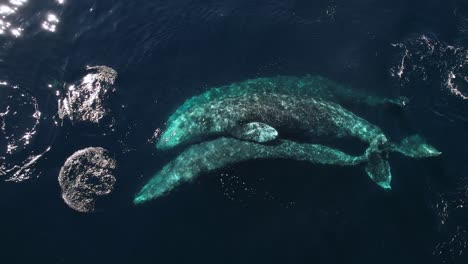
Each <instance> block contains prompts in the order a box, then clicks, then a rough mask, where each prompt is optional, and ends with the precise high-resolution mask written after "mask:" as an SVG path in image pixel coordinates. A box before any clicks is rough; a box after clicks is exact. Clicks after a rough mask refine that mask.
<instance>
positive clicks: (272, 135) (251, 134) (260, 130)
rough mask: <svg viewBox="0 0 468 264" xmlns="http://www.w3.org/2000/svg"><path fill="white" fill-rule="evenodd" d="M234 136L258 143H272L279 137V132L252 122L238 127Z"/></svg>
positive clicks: (263, 124) (268, 126)
mask: <svg viewBox="0 0 468 264" xmlns="http://www.w3.org/2000/svg"><path fill="white" fill-rule="evenodd" d="M232 134H233V136H234V137H236V138H238V139H243V140H248V141H254V142H258V143H265V142H269V141H272V140H274V139H276V138H277V137H278V131H276V129H274V128H273V127H271V126H270V125H267V124H265V123H260V122H251V123H247V124H244V125H242V126H240V127H237V128H236V129H234V131H233V133H232Z"/></svg>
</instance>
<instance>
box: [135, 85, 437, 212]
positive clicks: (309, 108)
mask: <svg viewBox="0 0 468 264" xmlns="http://www.w3.org/2000/svg"><path fill="white" fill-rule="evenodd" d="M304 80H307V81H308V82H305V81H304ZM330 83H332V84H334V83H333V82H330V81H327V80H326V79H323V78H319V77H307V78H295V77H294V78H292V77H291V78H290V77H277V78H260V79H255V80H249V81H245V82H241V83H237V84H232V85H230V86H225V87H222V88H215V89H211V90H209V91H207V92H205V93H203V94H201V95H198V96H195V97H192V98H191V99H189V100H187V101H186V102H185V103H184V104H183V105H182V106H181V107H179V109H177V111H176V112H175V113H174V114H173V115H172V116H171V117H170V118H169V120H168V122H167V129H166V130H165V132H164V133H163V135H162V137H161V139H160V140H159V142H158V143H157V148H158V149H160V150H164V149H170V148H174V147H178V146H184V145H188V144H193V145H192V146H190V147H188V148H187V149H186V150H185V151H183V152H182V153H181V154H180V155H179V156H178V157H177V158H176V159H174V160H173V161H171V162H169V163H168V164H167V165H166V166H164V167H163V169H162V170H161V171H160V172H158V173H157V174H156V175H155V176H154V177H153V178H152V179H151V180H150V181H149V182H148V183H147V184H146V185H145V186H144V187H143V188H142V189H141V191H140V192H139V193H138V194H137V195H136V196H135V199H134V202H135V203H136V204H139V203H143V202H146V201H149V200H151V199H154V198H157V197H160V196H161V195H164V194H166V193H168V192H169V191H170V190H172V189H173V188H175V187H176V186H178V185H179V184H181V183H183V182H187V181H190V180H192V179H195V178H196V177H197V176H198V175H200V174H202V173H205V172H209V171H213V170H216V169H219V168H222V167H224V166H227V165H229V164H234V163H237V162H241V161H245V160H249V159H267V158H282V159H295V160H306V161H309V162H312V163H320V164H333V165H341V166H350V165H357V164H360V163H364V164H365V171H366V173H367V175H368V176H369V177H370V178H371V179H372V180H373V181H374V182H375V183H376V184H377V185H379V186H380V187H382V188H384V189H390V188H391V185H390V184H391V178H392V176H391V172H390V166H389V164H388V161H387V157H388V153H390V152H399V153H401V154H403V155H405V156H408V157H413V158H423V157H433V156H437V155H440V154H441V153H440V152H439V151H437V150H436V149H435V148H434V147H432V146H430V145H428V144H426V143H425V142H424V140H423V139H422V138H421V137H419V136H412V137H408V138H405V139H404V140H403V141H402V142H401V143H400V144H394V143H391V142H389V141H388V139H387V137H386V135H385V134H384V133H383V131H382V130H381V129H380V128H379V127H377V126H375V125H373V124H371V123H370V122H368V121H366V120H365V119H363V118H361V117H359V116H357V115H356V114H354V113H352V112H350V111H349V110H347V109H345V108H344V107H342V106H341V105H340V104H338V103H336V102H340V101H345V102H346V101H348V102H349V101H350V100H351V101H352V100H353V99H355V100H357V102H358V103H365V104H370V105H376V104H387V103H391V104H396V105H399V106H403V105H404V104H405V101H404V100H396V101H393V100H391V99H381V98H377V97H366V96H364V95H362V94H357V93H353V92H351V91H350V90H349V89H344V88H343V89H342V87H340V86H338V85H336V84H334V85H331V86H330ZM314 87H315V88H314ZM317 87H318V88H317ZM330 87H331V88H330ZM327 88H329V89H327ZM331 100H333V102H332V101H331ZM398 102H401V104H400V103H398ZM290 134H294V135H304V136H306V138H310V139H314V138H316V139H321V138H344V137H354V138H357V139H359V140H360V141H362V142H364V143H366V144H367V145H368V147H367V149H366V151H365V153H363V154H362V155H360V156H351V155H348V154H346V153H344V152H342V151H340V150H337V149H334V148H331V147H327V146H324V145H318V144H311V143H299V142H295V141H292V139H291V138H289V137H288V135H290ZM213 138H214V139H213Z"/></svg>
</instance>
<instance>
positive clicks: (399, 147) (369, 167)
mask: <svg viewBox="0 0 468 264" xmlns="http://www.w3.org/2000/svg"><path fill="white" fill-rule="evenodd" d="M390 152H398V153H400V154H403V155H404V156H407V157H411V158H428V157H435V156H439V155H440V154H442V152H440V151H438V150H437V149H436V148H435V147H433V146H431V145H429V144H427V143H426V141H425V140H424V139H423V138H422V137H421V136H419V135H413V136H409V137H407V138H404V139H403V140H402V141H401V142H400V143H399V144H395V143H389V142H388V141H386V138H385V137H384V136H382V137H378V138H376V139H375V140H374V141H373V142H372V143H371V144H370V147H369V149H367V151H366V156H367V164H366V167H365V170H366V173H367V175H368V176H369V178H371V179H372V180H373V181H374V182H375V183H377V185H379V186H380V187H382V188H384V189H391V185H390V183H391V180H392V174H391V172H390V165H389V164H388V154H389V153H390Z"/></svg>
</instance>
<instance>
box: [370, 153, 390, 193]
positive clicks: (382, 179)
mask: <svg viewBox="0 0 468 264" xmlns="http://www.w3.org/2000/svg"><path fill="white" fill-rule="evenodd" d="M365 170H366V173H367V175H368V176H369V178H371V179H372V180H373V181H374V182H375V183H377V185H379V186H380V187H382V188H384V189H391V185H390V183H391V181H392V174H391V172H390V165H389V164H388V161H387V160H385V159H384V158H383V157H382V156H381V154H380V153H377V152H374V153H371V154H370V155H369V156H368V163H367V165H366V167H365Z"/></svg>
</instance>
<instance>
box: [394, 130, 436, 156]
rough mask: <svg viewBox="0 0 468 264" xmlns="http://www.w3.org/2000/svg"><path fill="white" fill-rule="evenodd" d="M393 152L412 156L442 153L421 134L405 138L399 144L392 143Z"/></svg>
mask: <svg viewBox="0 0 468 264" xmlns="http://www.w3.org/2000/svg"><path fill="white" fill-rule="evenodd" d="M390 148H391V151H392V152H398V153H401V154H403V155H405V156H407V157H411V158H416V159H419V158H429V157H435V156H439V155H440V154H442V152H440V151H438V150H437V149H436V148H435V147H433V146H431V145H429V144H427V143H426V141H425V140H424V138H422V137H421V136H419V135H413V136H409V137H407V138H404V139H403V140H402V141H401V142H400V143H399V144H392V145H391V147H390Z"/></svg>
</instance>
